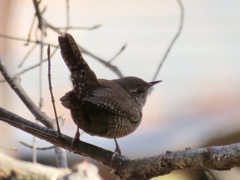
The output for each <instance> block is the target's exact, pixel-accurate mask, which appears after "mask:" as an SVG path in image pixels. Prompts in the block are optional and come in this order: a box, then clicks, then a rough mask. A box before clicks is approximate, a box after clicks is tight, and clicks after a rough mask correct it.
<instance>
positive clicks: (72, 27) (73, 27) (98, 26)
mask: <svg viewBox="0 0 240 180" xmlns="http://www.w3.org/2000/svg"><path fill="white" fill-rule="evenodd" d="M101 26H102V25H95V26H92V27H82V26H81V27H78V26H68V27H55V28H56V29H59V30H66V29H68V30H69V29H71V30H95V29H97V28H100V27H101Z"/></svg>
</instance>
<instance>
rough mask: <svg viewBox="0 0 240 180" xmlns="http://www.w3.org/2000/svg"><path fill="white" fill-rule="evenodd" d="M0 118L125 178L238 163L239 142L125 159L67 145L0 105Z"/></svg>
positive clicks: (82, 144) (94, 148)
mask: <svg viewBox="0 0 240 180" xmlns="http://www.w3.org/2000/svg"><path fill="white" fill-rule="evenodd" d="M0 119H1V120H2V121H4V122H6V123H8V124H10V125H11V126H14V127H16V128H18V129H21V130H23V131H25V132H28V133H30V134H32V135H34V136H37V137H38V138H41V139H44V140H46V141H48V142H50V143H52V144H54V145H56V146H59V147H62V148H65V149H67V150H69V151H73V152H74V153H76V154H80V155H83V156H86V157H91V158H93V159H95V160H97V161H100V162H102V163H103V164H105V165H107V166H109V167H111V168H113V169H114V170H115V171H116V174H118V175H119V176H120V177H121V178H125V179H142V180H145V179H150V178H152V177H156V176H160V175H165V174H168V173H170V172H171V171H173V170H183V169H196V168H200V169H206V168H207V169H212V170H229V169H231V168H233V167H237V166H239V165H240V143H236V144H231V145H226V146H212V147H207V148H197V149H186V150H182V151H175V152H170V151H169V152H166V153H165V154H161V155H158V156H153V157H150V158H143V159H136V160H129V159H128V158H127V157H125V156H122V155H118V154H114V153H113V152H111V151H108V150H105V149H102V148H100V147H97V146H94V145H91V144H88V143H86V142H83V141H76V143H74V145H73V146H72V147H71V142H72V140H73V139H72V138H71V137H69V136H66V135H64V134H62V138H58V137H59V136H58V132H57V131H53V130H52V129H49V128H46V127H44V126H41V125H38V124H35V123H33V122H31V121H29V120H26V119H24V118H22V117H20V116H18V115H16V114H14V113H11V112H9V111H7V110H5V109H3V108H0Z"/></svg>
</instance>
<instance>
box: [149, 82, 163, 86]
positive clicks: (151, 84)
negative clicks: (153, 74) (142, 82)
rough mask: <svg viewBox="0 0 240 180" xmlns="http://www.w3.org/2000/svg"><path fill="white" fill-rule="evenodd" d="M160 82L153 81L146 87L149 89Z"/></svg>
mask: <svg viewBox="0 0 240 180" xmlns="http://www.w3.org/2000/svg"><path fill="white" fill-rule="evenodd" d="M160 82H162V81H153V82H149V83H148V85H149V87H151V86H153V85H155V84H157V83H160Z"/></svg>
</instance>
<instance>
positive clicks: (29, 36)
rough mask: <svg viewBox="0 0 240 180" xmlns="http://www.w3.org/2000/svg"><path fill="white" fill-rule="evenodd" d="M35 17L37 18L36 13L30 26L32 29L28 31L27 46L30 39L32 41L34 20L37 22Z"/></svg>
mask: <svg viewBox="0 0 240 180" xmlns="http://www.w3.org/2000/svg"><path fill="white" fill-rule="evenodd" d="M35 19H36V16H35V15H34V16H33V19H32V23H31V26H30V30H29V33H28V38H27V43H26V44H25V45H26V46H27V45H28V44H29V41H30V38H31V34H32V30H33V26H34V22H35Z"/></svg>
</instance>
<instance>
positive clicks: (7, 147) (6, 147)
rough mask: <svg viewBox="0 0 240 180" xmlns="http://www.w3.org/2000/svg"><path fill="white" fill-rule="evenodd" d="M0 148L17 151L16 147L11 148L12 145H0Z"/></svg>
mask: <svg viewBox="0 0 240 180" xmlns="http://www.w3.org/2000/svg"><path fill="white" fill-rule="evenodd" d="M0 148H2V149H6V150H9V151H18V149H17V148H13V147H9V146H0Z"/></svg>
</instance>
